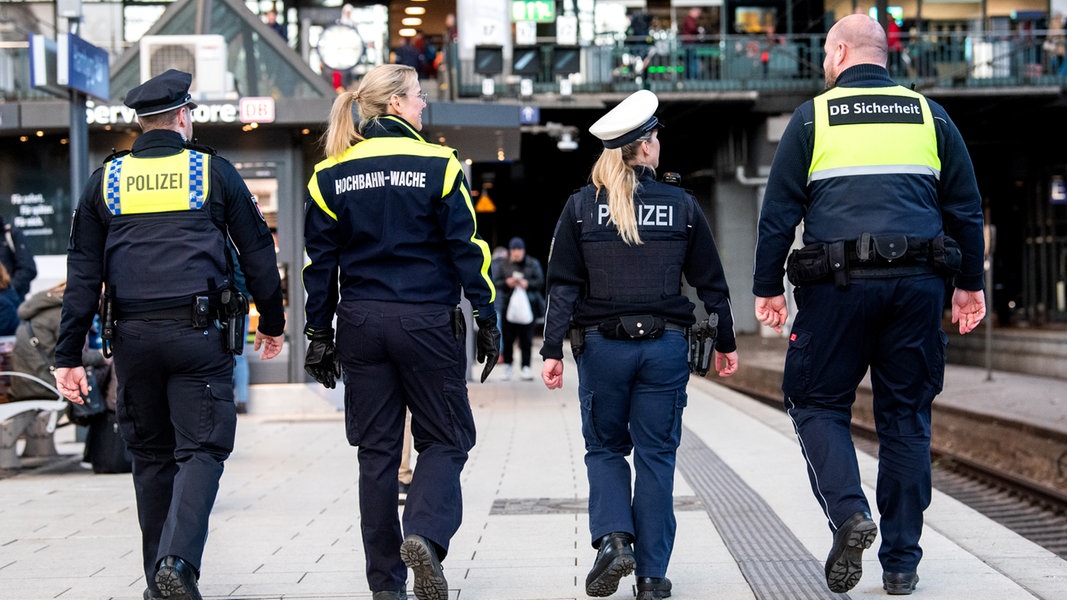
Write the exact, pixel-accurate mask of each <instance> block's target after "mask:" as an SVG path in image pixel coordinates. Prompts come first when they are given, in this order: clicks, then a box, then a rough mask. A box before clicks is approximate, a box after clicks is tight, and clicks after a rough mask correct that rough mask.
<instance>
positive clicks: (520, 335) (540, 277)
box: [493, 237, 545, 381]
mask: <svg viewBox="0 0 1067 600" xmlns="http://www.w3.org/2000/svg"><path fill="white" fill-rule="evenodd" d="M493 282H494V283H495V284H496V288H497V296H498V297H499V298H500V306H502V307H504V315H503V324H504V327H503V331H502V333H503V337H504V346H503V348H504V350H503V353H502V354H501V356H502V357H503V358H504V361H503V362H504V379H505V380H507V379H511V376H512V361H513V359H514V355H513V354H512V351H513V350H514V347H515V342H516V341H518V342H519V358H520V361H521V363H520V364H521V367H522V369H521V370H520V372H519V373H520V375H519V376H520V377H521V378H522V380H523V381H533V378H534V376H533V372H532V371H531V370H530V362H531V358H532V356H533V334H534V328H536V327H537V319H538V318H540V317H542V316H544V296H543V292H542V290H543V289H544V287H545V273H544V270H543V269H542V268H541V261H539V260H537V259H536V258H534V257H532V256H529V255H527V254H526V242H525V241H523V239H522V238H520V237H514V238H511V241H510V242H508V260H507V262H503V263H501V265H500V269H499V270H497V271H494V272H493ZM517 288H522V289H523V290H524V291H525V292H526V296H527V300H528V301H529V303H530V309H531V311H532V313H533V320H532V321H530V322H529V323H516V322H513V321H511V320H509V319H508V316H507V315H508V313H507V308H508V304H509V303H510V302H511V298H512V296H513V295H514V292H515V290H516V289H517Z"/></svg>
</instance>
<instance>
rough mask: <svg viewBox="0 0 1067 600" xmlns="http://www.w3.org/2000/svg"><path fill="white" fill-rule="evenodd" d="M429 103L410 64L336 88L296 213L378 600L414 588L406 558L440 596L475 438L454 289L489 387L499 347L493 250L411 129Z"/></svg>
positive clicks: (431, 598)
mask: <svg viewBox="0 0 1067 600" xmlns="http://www.w3.org/2000/svg"><path fill="white" fill-rule="evenodd" d="M353 105H357V106H358V110H359V119H360V120H359V122H358V123H355V122H354V120H353V116H352V113H353ZM425 107H426V95H425V94H424V93H422V89H421V87H420V85H419V79H418V73H417V72H416V71H415V69H413V68H411V67H408V66H406V65H381V66H378V67H375V68H374V69H372V70H371V71H370V72H368V73H367V74H366V75H365V76H364V77H363V79H362V80H361V82H360V85H359V89H358V90H356V91H354V92H345V93H343V94H341V95H340V96H338V98H337V100H336V101H335V102H334V106H333V109H332V111H331V113H330V123H329V127H328V129H327V131H326V157H327V158H326V159H325V160H323V161H322V162H320V163H319V164H318V165H316V166H315V174H314V175H313V176H312V177H311V181H310V182H308V192H309V198H308V201H307V206H306V209H305V222H304V243H305V249H306V251H307V255H308V258H309V259H310V262H309V263H308V264H307V266H305V267H304V271H303V278H304V287H305V289H306V290H307V294H308V299H307V304H306V307H305V308H306V311H307V330H306V334H307V336H308V339H309V340H310V341H311V343H310V344H309V346H308V351H307V359H306V361H305V368H306V370H307V371H308V373H309V374H310V375H311V376H312V377H314V378H315V379H316V380H317V381H319V382H320V383H322V384H323V385H325V386H326V387H330V388H332V387H334V385H335V381H336V378H337V377H338V376H339V375H340V374H341V373H343V376H344V384H345V413H346V415H345V416H346V431H347V434H348V441H349V443H350V444H352V445H353V446H358V447H359V452H358V457H359V509H360V511H359V512H360V517H361V518H360V526H361V527H362V533H363V548H364V552H365V554H366V557H367V563H366V573H367V582H368V584H369V586H370V590H371V592H372V593H373V597H374V600H403V599H404V598H406V597H407V592H406V589H407V584H406V581H407V568H406V567H405V564H406V565H407V567H411V568H412V570H413V571H414V575H415V583H414V590H415V595H416V597H418V599H419V600H446V599H447V598H448V583H447V581H446V580H445V577H444V572H443V570H442V567H441V561H442V560H443V559H444V558H445V555H446V554H447V552H448V546H449V542H450V541H451V539H452V536H453V535H454V534H455V533H456V531H457V530H458V529H459V525H460V522H461V521H462V517H463V502H462V496H461V492H460V474H461V472H462V470H463V465H464V464H465V463H466V462H467V455H468V452H469V451H470V449H471V448H472V447H473V446H474V437H475V430H474V417H473V415H472V413H471V409H470V403H469V401H468V399H467V385H466V370H467V358H466V356H467V355H466V325H465V322H464V318H463V313H462V311H460V310H459V309H458V307H457V305H458V303H459V301H460V292H461V288H462V293H463V294H464V295H465V296H466V297H467V299H468V300H470V303H471V306H472V308H473V311H474V318H475V319H476V320H477V323H478V327H479V330H478V336H477V347H478V359H479V361H485V368H484V369H483V371H482V381H485V378H486V377H487V376H488V375H489V372H490V371H491V370H492V368H493V366H494V365H495V364H496V357H497V355H498V354H499V346H500V331H499V330H498V329H497V326H496V310H495V309H494V308H493V300H494V295H495V288H494V286H493V281H492V279H491V278H490V275H489V264H490V256H489V246H488V245H487V244H486V243H485V242H484V241H482V239H481V238H480V237H479V236H478V228H477V222H476V221H475V213H474V207H473V205H472V203H471V199H470V190H469V188H468V186H467V181H466V178H465V177H464V175H463V169H462V168H461V165H460V163H459V160H458V159H457V158H456V154H455V151H454V150H452V149H451V148H448V147H445V146H439V145H437V144H432V143H430V142H427V141H426V140H425V139H424V138H423V137H422V136H421V135H420V134H419V130H421V129H422V111H423V109H425ZM335 316H336V318H337V336H336V339H337V345H336V347H335V346H334V330H333V321H334V317H335ZM407 410H410V411H411V433H412V435H413V437H414V445H415V449H416V450H417V451H418V453H419V460H418V462H417V463H416V465H415V470H414V473H413V474H412V479H411V484H410V486H409V488H408V494H407V499H406V502H405V504H404V513H403V536H404V537H402V535H401V523H400V520H399V519H398V518H397V500H398V495H397V494H398V487H397V468H398V467H399V466H400V460H401V449H402V446H403V443H404V421H405V412H406V411H407Z"/></svg>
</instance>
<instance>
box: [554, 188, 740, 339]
mask: <svg viewBox="0 0 1067 600" xmlns="http://www.w3.org/2000/svg"><path fill="white" fill-rule="evenodd" d="M637 175H638V189H637V193H636V194H635V198H634V207H635V210H636V211H637V215H638V231H639V233H640V235H641V238H642V241H644V242H645V243H644V244H641V245H637V246H628V245H627V244H626V243H625V242H623V241H622V238H621V237H620V236H619V234H618V231H617V230H616V229H615V225H614V223H613V222H611V221H610V220H608V219H607V218H606V214H607V212H606V211H607V194H606V193H601V194H600V195H599V198H597V197H596V188H595V186H593V185H592V184H590V185H588V186H586V187H585V188H583V189H582V190H579V191H578V192H576V193H575V194H573V195H571V197H570V198H569V199H568V200H567V205H566V206H565V207H564V208H563V213H562V214H561V215H560V218H559V222H558V223H557V224H556V233H555V235H554V237H553V240H552V249H551V251H550V253H549V258H548V312H547V315H546V317H545V334H544V335H545V343H544V346H543V347H542V348H541V356H543V357H545V358H563V338H564V337H565V336H566V335H567V330H568V328H569V327H571V326H572V325H573V326H575V327H591V326H595V325H598V324H600V323H601V322H602V321H605V320H607V319H610V318H612V317H618V316H623V315H639V314H652V315H655V316H659V317H662V318H663V319H665V320H666V321H669V322H671V323H675V324H678V325H683V326H684V325H691V324H693V323H694V322H695V321H696V319H695V317H694V315H693V309H694V308H695V305H694V304H693V303H692V302H690V300H689V298H688V297H687V296H686V295H684V294H683V293H682V289H681V286H682V282H681V280H682V277H683V276H684V277H685V281H686V282H687V283H688V284H689V285H690V286H692V287H693V288H694V289H695V290H696V293H697V296H698V297H699V298H700V300H701V301H702V302H703V303H704V308H705V309H706V310H707V312H708V314H709V315H710V314H715V315H718V319H719V325H718V327H719V335H718V340H717V341H716V343H715V349H716V350H718V351H719V352H733V351H734V350H736V349H737V344H736V341H735V339H734V320H733V313H732V312H731V307H730V290H729V288H728V287H727V284H726V276H725V274H724V273H723V269H722V262H721V260H720V258H719V252H718V250H717V249H716V247H715V240H714V239H713V238H712V235H711V228H710V227H709V226H708V221H707V219H706V218H705V216H704V213H703V211H701V209H700V206H698V205H697V203H696V200H695V199H694V198H693V196H692V195H690V194H689V193H688V192H686V191H684V190H682V189H681V188H678V187H675V186H673V185H669V184H666V183H662V182H659V181H656V180H655V177H654V175H655V173H654V172H653V171H652V169H649V168H646V167H637ZM593 252H597V253H605V252H606V253H609V254H610V256H605V260H598V261H597V262H598V263H600V264H602V265H604V267H605V268H597V269H596V271H597V272H591V270H590V264H591V262H593V261H591V260H590V259H591V253H593ZM605 272H606V274H605ZM638 290H643V291H638Z"/></svg>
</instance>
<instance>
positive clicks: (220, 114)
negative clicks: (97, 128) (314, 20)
mask: <svg viewBox="0 0 1067 600" xmlns="http://www.w3.org/2000/svg"><path fill="white" fill-rule="evenodd" d="M85 116H86V121H87V122H88V123H89V124H90V125H133V124H134V123H135V122H136V121H137V113H136V112H134V110H133V109H132V108H129V107H128V106H124V105H121V104H120V105H118V106H113V105H107V104H93V103H91V102H90V103H88V104H87V105H86V108H85ZM192 117H193V123H237V122H240V123H273V122H274V98H271V97H269V96H268V97H265V98H259V97H250V98H241V99H240V101H239V102H238V103H237V105H234V104H233V103H231V102H223V103H208V102H197V106H196V108H194V109H193V110H192Z"/></svg>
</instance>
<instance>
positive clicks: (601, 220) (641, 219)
mask: <svg viewBox="0 0 1067 600" xmlns="http://www.w3.org/2000/svg"><path fill="white" fill-rule="evenodd" d="M610 222H611V217H610V216H609V213H608V205H607V204H601V205H599V206H597V224H599V225H602V226H603V225H607V224H608V223H610ZM637 225H638V226H639V227H640V226H642V225H644V226H646V227H673V226H674V206H673V205H670V204H638V205H637Z"/></svg>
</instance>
